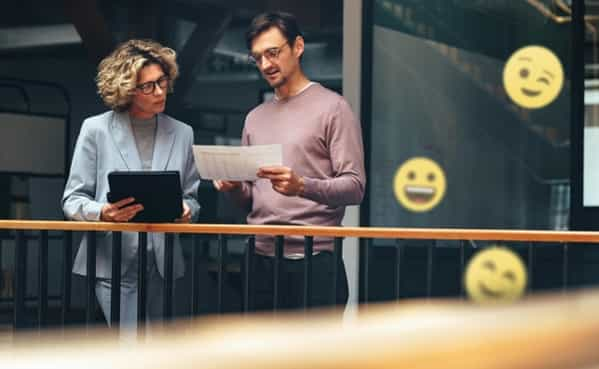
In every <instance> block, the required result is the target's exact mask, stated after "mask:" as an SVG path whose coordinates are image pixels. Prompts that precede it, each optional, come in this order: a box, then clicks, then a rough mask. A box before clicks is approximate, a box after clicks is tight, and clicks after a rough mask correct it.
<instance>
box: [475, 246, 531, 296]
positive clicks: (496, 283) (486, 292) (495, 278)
mask: <svg viewBox="0 0 599 369" xmlns="http://www.w3.org/2000/svg"><path fill="white" fill-rule="evenodd" d="M526 280H527V277H526V268H525V267H524V264H523V263H522V260H520V257H518V255H516V254H515V253H514V252H513V251H511V250H509V249H507V248H505V247H498V246H494V247H491V248H488V249H485V250H483V251H480V252H479V253H477V254H476V255H475V256H474V257H473V258H472V259H471V260H470V262H469V263H468V267H467V268H466V273H465V278H464V283H465V285H466V291H467V292H468V296H469V297H470V298H471V299H472V300H474V301H475V302H478V303H481V304H493V303H506V302H511V301H515V300H517V299H518V298H520V296H522V294H523V293H524V289H525V288H526Z"/></svg>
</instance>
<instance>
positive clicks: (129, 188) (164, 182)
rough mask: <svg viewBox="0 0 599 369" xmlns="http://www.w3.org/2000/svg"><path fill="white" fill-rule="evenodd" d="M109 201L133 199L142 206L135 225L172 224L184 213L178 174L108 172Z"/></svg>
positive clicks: (175, 172)
mask: <svg viewBox="0 0 599 369" xmlns="http://www.w3.org/2000/svg"><path fill="white" fill-rule="evenodd" d="M108 185H109V186H110V192H109V193H108V196H107V197H108V201H109V202H111V203H114V202H117V201H119V200H122V199H124V198H127V197H134V198H135V202H136V203H140V204H142V205H143V207H144V210H142V211H140V212H139V213H137V215H135V217H133V219H131V221H132V222H144V223H162V222H172V221H174V220H175V219H177V218H180V217H181V214H182V213H183V195H182V193H181V181H180V180H179V172H178V171H114V172H110V173H108Z"/></svg>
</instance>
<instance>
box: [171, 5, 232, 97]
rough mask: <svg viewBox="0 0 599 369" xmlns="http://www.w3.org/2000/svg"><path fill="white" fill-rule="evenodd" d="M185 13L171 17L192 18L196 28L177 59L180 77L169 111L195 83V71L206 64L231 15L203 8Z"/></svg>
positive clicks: (216, 8) (224, 10)
mask: <svg viewBox="0 0 599 369" xmlns="http://www.w3.org/2000/svg"><path fill="white" fill-rule="evenodd" d="M185 9H186V10H185V13H184V14H181V13H177V14H175V15H177V16H184V15H185V16H186V18H187V19H190V18H189V17H190V16H193V20H194V22H195V24H196V25H195V29H194V30H193V32H192V33H191V35H190V36H189V38H188V39H187V41H186V43H185V45H184V46H183V48H182V49H181V51H180V52H179V55H178V57H177V61H178V63H179V67H180V77H179V79H178V80H177V84H176V88H175V93H174V94H173V97H172V99H171V100H174V101H172V104H171V105H170V106H171V107H173V106H174V107H181V106H182V105H183V101H184V97H185V96H186V95H187V93H188V92H189V91H190V89H191V87H192V85H193V83H194V81H195V75H196V71H197V68H199V67H200V66H201V65H203V64H204V63H205V62H206V60H207V59H208V56H209V55H210V53H211V52H212V50H213V49H214V47H215V46H216V44H217V42H218V41H219V40H220V39H221V37H222V35H223V33H224V32H225V30H226V29H227V26H228V25H229V23H230V22H231V19H232V15H233V13H232V11H231V9H227V8H223V7H218V6H212V5H206V4H201V5H200V6H198V7H196V8H194V9H193V10H194V11H193V12H190V11H189V10H190V9H188V8H185Z"/></svg>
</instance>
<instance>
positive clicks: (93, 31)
mask: <svg viewBox="0 0 599 369" xmlns="http://www.w3.org/2000/svg"><path fill="white" fill-rule="evenodd" d="M63 5H64V9H65V14H66V15H67V16H68V17H69V19H70V21H71V22H72V23H73V25H75V29H76V30H77V33H79V36H80V37H81V40H82V41H83V45H84V46H85V48H86V50H87V53H88V55H89V58H90V59H91V61H92V62H93V63H94V64H98V63H99V62H100V60H102V58H104V57H105V56H106V55H108V54H109V53H110V52H111V51H112V49H113V48H114V45H115V41H114V38H113V37H112V34H111V33H110V31H109V29H108V26H107V25H106V21H105V20H104V17H103V16H102V14H101V13H100V10H99V8H98V4H97V2H96V0H63Z"/></svg>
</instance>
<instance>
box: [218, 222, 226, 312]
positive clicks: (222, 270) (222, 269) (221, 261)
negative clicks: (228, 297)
mask: <svg viewBox="0 0 599 369" xmlns="http://www.w3.org/2000/svg"><path fill="white" fill-rule="evenodd" d="M227 254H228V252H227V237H226V235H223V234H219V235H218V296H217V303H216V311H217V313H219V314H222V312H223V308H224V300H225V296H224V295H225V280H226V274H227V270H226V266H227Z"/></svg>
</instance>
